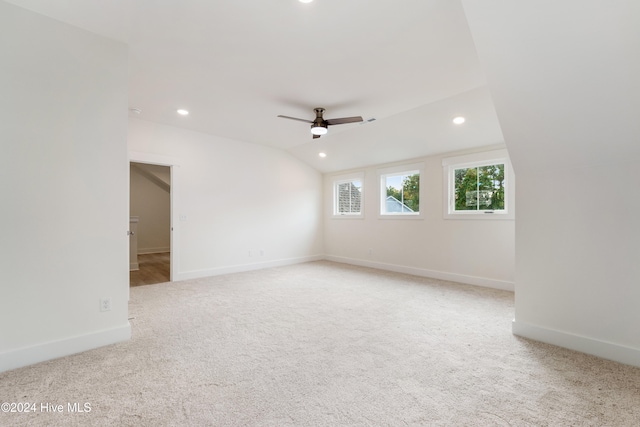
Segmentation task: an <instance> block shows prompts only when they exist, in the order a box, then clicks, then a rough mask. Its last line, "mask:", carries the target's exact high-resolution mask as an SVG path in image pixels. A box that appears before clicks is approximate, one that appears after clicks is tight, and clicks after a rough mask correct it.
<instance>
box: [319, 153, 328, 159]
mask: <svg viewBox="0 0 640 427" xmlns="http://www.w3.org/2000/svg"><path fill="white" fill-rule="evenodd" d="M318 156H320V157H322V158H325V157H327V154H326V153H318Z"/></svg>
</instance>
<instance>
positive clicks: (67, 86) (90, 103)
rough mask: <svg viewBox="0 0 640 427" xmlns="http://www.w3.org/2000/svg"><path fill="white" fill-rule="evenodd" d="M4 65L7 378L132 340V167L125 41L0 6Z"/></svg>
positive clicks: (0, 162) (0, 182)
mask: <svg viewBox="0 0 640 427" xmlns="http://www.w3.org/2000/svg"><path fill="white" fill-rule="evenodd" d="M0 57H1V58H2V66H1V67H0V93H1V94H2V96H0V117H2V119H1V121H0V144H1V147H0V152H1V153H2V154H1V155H0V195H1V198H2V209H0V222H1V223H2V224H3V225H4V230H3V233H2V238H1V239H0V251H1V253H0V272H2V273H1V275H2V277H1V278H0V295H1V296H0V325H2V326H0V371H3V370H8V369H12V368H16V367H19V366H23V365H28V364H30V363H35V362H39V361H42V360H47V359H51V358H55V357H59V356H64V355H67V354H71V353H75V352H79V351H83V350H87V349H90V348H94V347H97V346H101V345H105V344H110V343H113V342H117V341H121V340H125V339H128V338H129V336H130V327H129V322H128V320H127V314H128V307H127V297H128V267H127V264H128V238H127V235H126V231H127V229H128V216H129V213H128V200H127V194H128V189H127V187H128V182H127V177H128V167H129V166H128V163H127V151H126V149H127V146H126V132H127V48H126V46H125V45H123V44H121V43H118V42H114V41H111V40H108V39H105V38H103V37H99V36H96V35H94V34H91V33H88V32H86V31H83V30H81V29H78V28H75V27H72V26H69V25H66V24H62V23H60V22H58V21H55V20H53V19H50V18H47V17H43V16H41V15H38V14H35V13H32V12H29V11H26V10H24V9H21V8H18V7H15V6H12V5H9V4H7V3H5V2H0ZM101 298H111V310H110V311H105V312H101V311H100V300H101Z"/></svg>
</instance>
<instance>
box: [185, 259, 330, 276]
mask: <svg viewBox="0 0 640 427" xmlns="http://www.w3.org/2000/svg"><path fill="white" fill-rule="evenodd" d="M323 259H324V256H322V255H312V256H307V257H299V258H286V259H279V260H275V261H265V262H257V263H253V264H242V265H232V266H229V267H219V268H208V269H205V270H193V271H185V272H179V273H176V275H175V276H174V278H173V280H174V281H177V280H189V279H199V278H201V277H209V276H220V275H223V274H232V273H242V272H244V271H253V270H262V269H264V268H273V267H282V266H285V265H293V264H301V263H303V262H311V261H321V260H323Z"/></svg>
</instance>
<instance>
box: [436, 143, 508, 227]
mask: <svg viewBox="0 0 640 427" xmlns="http://www.w3.org/2000/svg"><path fill="white" fill-rule="evenodd" d="M442 164H443V166H444V173H445V183H446V189H445V195H446V203H445V209H446V211H445V218H456V217H457V218H464V217H465V216H466V217H467V218H471V217H475V218H480V217H487V218H488V217H489V215H486V214H491V215H496V217H500V218H502V219H512V218H513V217H514V215H513V206H512V205H513V184H514V178H513V173H512V171H511V167H510V164H509V158H508V156H507V153H506V150H497V151H490V152H485V153H478V154H471V155H467V156H459V157H452V158H448V159H444V160H443V162H442ZM510 204H511V206H510Z"/></svg>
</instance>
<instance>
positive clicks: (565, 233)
mask: <svg viewBox="0 0 640 427" xmlns="http://www.w3.org/2000/svg"><path fill="white" fill-rule="evenodd" d="M463 4H464V7H465V13H466V14H467V18H468V22H469V26H470V28H471V32H472V35H473V38H474V41H475V44H476V47H477V49H478V54H479V56H480V59H481V62H482V63H483V65H484V67H485V71H486V75H487V80H488V83H489V88H490V90H491V95H492V97H493V99H494V102H495V106H496V111H497V113H498V117H499V119H500V124H501V127H502V130H503V133H504V136H505V141H506V144H507V147H508V150H509V153H510V156H511V160H512V162H513V165H514V168H515V172H516V174H517V176H518V189H517V203H518V213H517V222H516V312H515V321H514V326H513V330H514V332H515V333H516V334H519V335H523V336H525V337H529V338H534V339H538V340H541V341H546V342H549V343H552V344H557V345H561V346H565V347H569V348H572V349H575V350H579V351H583V352H586V353H591V354H594V355H598V356H601V357H605V358H609V359H613V360H617V361H620V362H623V363H628V364H633V365H637V366H640V330H639V326H638V325H640V310H639V309H638V307H639V303H640V286H638V277H640V261H639V260H640V245H638V241H640V223H639V222H638V219H637V218H638V215H637V213H638V212H639V211H640V198H639V197H637V192H638V184H639V183H640V178H639V176H638V172H637V170H638V164H640V143H639V141H640V139H639V135H640V120H638V115H640V79H638V76H639V75H640V3H638V2H637V1H635V0H611V1H609V0H607V1H604V0H565V1H561V2H558V1H541V2H513V1H509V0H490V1H483V2H475V1H471V0H463Z"/></svg>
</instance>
